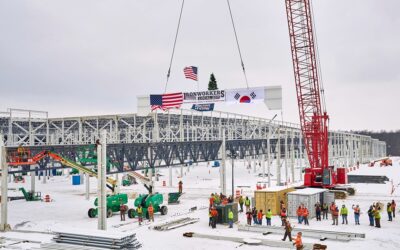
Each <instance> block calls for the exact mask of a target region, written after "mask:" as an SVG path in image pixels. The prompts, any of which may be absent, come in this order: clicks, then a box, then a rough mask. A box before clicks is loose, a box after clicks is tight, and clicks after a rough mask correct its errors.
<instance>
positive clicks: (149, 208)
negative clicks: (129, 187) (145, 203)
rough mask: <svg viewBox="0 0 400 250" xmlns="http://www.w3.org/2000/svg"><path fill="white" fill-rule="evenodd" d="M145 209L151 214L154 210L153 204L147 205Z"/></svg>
mask: <svg viewBox="0 0 400 250" xmlns="http://www.w3.org/2000/svg"><path fill="white" fill-rule="evenodd" d="M147 211H148V212H149V214H152V213H153V212H154V209H153V206H150V207H148V208H147Z"/></svg>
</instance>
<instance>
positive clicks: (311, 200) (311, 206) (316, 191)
mask: <svg viewBox="0 0 400 250" xmlns="http://www.w3.org/2000/svg"><path fill="white" fill-rule="evenodd" d="M287 197H288V216H289V217H297V209H298V207H299V206H301V205H304V206H305V207H306V208H307V209H308V211H309V216H308V218H309V219H312V218H314V217H316V213H315V204H317V202H319V203H320V204H321V206H322V204H324V203H326V204H328V205H329V204H330V203H332V202H333V201H335V195H334V193H331V192H329V191H328V190H326V189H322V188H304V189H298V190H296V191H293V192H290V193H288V195H287Z"/></svg>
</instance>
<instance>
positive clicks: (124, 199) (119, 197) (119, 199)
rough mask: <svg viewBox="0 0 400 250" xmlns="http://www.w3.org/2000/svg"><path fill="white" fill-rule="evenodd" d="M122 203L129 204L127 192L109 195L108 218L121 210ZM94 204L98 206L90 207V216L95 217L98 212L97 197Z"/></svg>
mask: <svg viewBox="0 0 400 250" xmlns="http://www.w3.org/2000/svg"><path fill="white" fill-rule="evenodd" d="M121 203H122V204H124V205H126V204H128V195H127V194H114V195H107V202H106V204H107V218H109V217H111V216H112V215H113V213H116V212H119V210H120V205H121ZM94 205H95V206H96V208H90V209H89V211H88V216H89V218H95V217H96V216H97V214H98V208H97V206H98V201H97V198H96V199H95V200H94Z"/></svg>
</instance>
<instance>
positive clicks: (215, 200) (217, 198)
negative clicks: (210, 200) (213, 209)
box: [214, 193, 224, 205]
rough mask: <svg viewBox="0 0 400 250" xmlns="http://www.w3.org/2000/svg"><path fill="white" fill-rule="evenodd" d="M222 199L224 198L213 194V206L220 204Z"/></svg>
mask: <svg viewBox="0 0 400 250" xmlns="http://www.w3.org/2000/svg"><path fill="white" fill-rule="evenodd" d="M223 198H224V196H223V195H222V194H221V196H219V195H218V194H217V193H215V194H214V204H217V205H219V204H221V200H222V199H223Z"/></svg>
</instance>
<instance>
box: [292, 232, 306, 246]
mask: <svg viewBox="0 0 400 250" xmlns="http://www.w3.org/2000/svg"><path fill="white" fill-rule="evenodd" d="M301 235H302V233H301V232H298V233H297V237H296V239H295V240H294V243H293V246H296V250H302V249H303V248H304V246H303V241H302V240H301Z"/></svg>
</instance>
